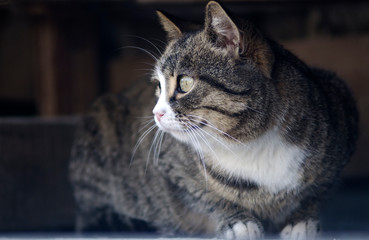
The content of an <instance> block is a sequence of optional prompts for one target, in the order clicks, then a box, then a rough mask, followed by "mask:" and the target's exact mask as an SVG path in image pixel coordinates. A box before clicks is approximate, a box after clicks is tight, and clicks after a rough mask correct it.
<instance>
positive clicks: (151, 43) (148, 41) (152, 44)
mask: <svg viewBox="0 0 369 240" xmlns="http://www.w3.org/2000/svg"><path fill="white" fill-rule="evenodd" d="M127 36H128V37H135V38H138V39H141V40H144V41H145V42H147V43H149V44H150V45H151V46H153V47H154V48H155V49H156V51H158V53H159V54H160V55H162V52H161V51H160V49H159V48H158V47H157V46H156V45H155V44H154V43H153V42H151V41H150V40H149V39H146V38H144V37H140V36H137V35H127Z"/></svg>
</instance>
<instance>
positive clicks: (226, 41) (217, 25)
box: [205, 1, 241, 55]
mask: <svg viewBox="0 0 369 240" xmlns="http://www.w3.org/2000/svg"><path fill="white" fill-rule="evenodd" d="M205 31H206V32H207V34H208V35H209V37H210V40H211V41H212V42H214V43H215V45H216V46H217V47H219V48H222V49H226V50H228V51H230V52H232V53H234V54H235V55H238V52H239V49H240V47H241V46H240V43H241V36H240V32H239V30H238V28H237V26H236V24H234V22H233V21H232V20H231V18H230V17H229V16H228V15H227V13H226V12H225V11H224V9H223V8H222V7H221V6H220V5H219V3H217V2H214V1H210V2H209V3H208V4H207V6H206V16H205Z"/></svg>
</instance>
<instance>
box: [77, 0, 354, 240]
mask: <svg viewBox="0 0 369 240" xmlns="http://www.w3.org/2000/svg"><path fill="white" fill-rule="evenodd" d="M158 16H159V20H160V23H161V25H162V26H163V28H164V30H165V31H166V33H167V38H168V43H167V46H166V49H165V51H164V52H163V54H162V55H161V56H160V58H159V59H157V62H156V65H155V67H154V70H153V75H152V82H153V83H152V82H149V81H146V80H144V81H142V82H137V83H136V84H135V86H133V87H132V88H130V89H129V90H126V91H124V92H123V93H120V94H116V95H114V94H110V95H106V96H103V97H101V98H100V99H98V100H97V101H96V102H95V103H94V104H93V106H92V108H91V111H90V112H89V113H88V114H87V115H86V116H85V117H84V119H83V122H82V123H81V126H80V127H79V130H78V132H77V134H76V139H75V142H74V146H73V149H72V157H71V163H70V178H71V182H72V184H73V187H74V194H75V198H76V203H77V207H78V215H77V229H79V230H81V231H84V230H86V231H87V230H104V229H108V230H121V231H124V230H127V231H128V230H132V229H133V230H138V231H154V232H156V233H159V234H162V235H164V236H177V235H185V236H209V237H212V236H216V237H221V238H227V239H259V238H262V237H264V236H265V235H267V234H279V235H280V237H281V238H283V239H313V238H316V237H317V234H318V233H319V229H320V226H319V210H320V207H321V203H322V201H323V200H324V199H325V197H326V195H327V193H328V192H330V190H331V189H332V188H333V187H334V186H335V185H336V183H337V181H338V179H339V176H340V173H341V172H342V169H343V168H344V166H345V165H346V163H347V162H348V160H349V158H350V156H351V155H352V154H353V152H354V148H355V142H356V138H357V131H358V130H357V122H358V113H357V110H356V106H355V101H354V99H353V97H352V95H351V93H350V91H349V89H348V88H347V87H346V85H345V83H344V82H343V81H342V80H341V79H339V78H338V77H337V76H336V75H335V74H333V73H331V72H328V71H325V70H321V69H317V68H311V67H309V66H307V65H306V64H304V63H303V62H302V61H300V60H299V59H298V58H297V57H295V56H294V55H293V54H292V53H290V52H289V51H287V50H285V49H284V48H283V47H282V46H281V45H279V44H278V43H276V42H274V41H272V40H270V39H268V38H267V37H265V36H264V35H263V34H262V33H261V32H260V31H259V30H257V29H256V28H255V27H254V26H253V25H252V24H251V23H249V22H243V23H242V24H240V23H237V25H236V21H235V20H233V19H231V18H230V17H229V15H228V14H227V13H226V11H225V10H224V9H223V8H222V7H221V6H220V5H219V4H218V3H217V2H214V1H211V2H209V3H208V4H207V6H206V9H205V23H204V26H203V27H202V28H201V29H199V30H197V31H192V32H183V31H182V30H181V29H180V28H179V27H178V26H177V25H175V24H174V23H173V22H172V21H171V20H169V18H167V17H166V16H165V15H164V14H163V13H161V12H158ZM143 116H144V117H147V116H149V117H148V118H149V119H147V118H144V117H143ZM140 117H143V118H140ZM142 120H147V123H146V125H144V126H143V125H142ZM154 121H155V122H154ZM155 129H156V133H155V135H153V134H152V133H153V131H154V130H155ZM145 130H146V131H145ZM149 136H151V137H149ZM135 144H136V145H135Z"/></svg>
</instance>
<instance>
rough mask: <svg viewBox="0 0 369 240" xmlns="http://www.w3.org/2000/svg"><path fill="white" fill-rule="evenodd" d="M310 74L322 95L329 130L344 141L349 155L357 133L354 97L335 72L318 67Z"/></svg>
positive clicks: (356, 112) (352, 149) (356, 113)
mask: <svg viewBox="0 0 369 240" xmlns="http://www.w3.org/2000/svg"><path fill="white" fill-rule="evenodd" d="M312 74H313V78H314V80H315V81H316V83H317V85H318V87H319V89H320V91H321V94H322V95H323V96H324V100H325V109H326V112H327V118H328V119H329V123H330V124H329V126H330V131H332V135H337V137H338V138H339V139H340V140H342V141H345V143H344V144H345V145H346V146H347V147H348V150H349V151H348V152H349V155H350V156H351V155H352V153H353V151H354V146H355V142H356V138H357V135H358V118H359V114H358V110H357V108H356V103H355V99H354V97H353V95H352V93H351V91H350V89H349V88H348V86H347V84H346V82H345V81H344V80H342V79H341V78H339V77H338V76H337V75H336V74H334V73H332V72H330V71H327V70H322V69H318V68H313V69H312ZM333 133H334V134H333Z"/></svg>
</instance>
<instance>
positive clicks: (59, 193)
mask: <svg viewBox="0 0 369 240" xmlns="http://www.w3.org/2000/svg"><path fill="white" fill-rule="evenodd" d="M222 3H223V5H224V6H225V7H226V8H227V9H228V10H229V11H230V12H232V13H233V14H234V15H235V16H238V17H243V18H245V19H248V20H250V21H252V22H253V23H254V24H255V25H256V26H257V27H258V28H260V29H261V30H262V31H263V32H264V33H265V34H266V35H268V36H269V37H271V38H273V39H275V40H277V41H279V42H280V43H282V44H283V45H284V46H285V47H286V48H287V49H289V50H291V51H292V52H294V53H295V54H296V55H297V56H298V57H300V58H301V59H302V60H304V61H305V62H306V63H308V64H310V65H313V66H317V67H321V68H326V69H329V70H331V71H334V72H336V73H337V74H338V75H339V76H340V77H341V78H343V79H345V80H346V82H347V84H348V85H349V86H350V88H351V89H352V92H353V94H354V95H355V97H356V100H357V104H358V107H359V110H360V138H359V141H358V145H357V151H356V153H355V155H354V157H353V158H352V160H351V162H350V164H349V165H348V166H347V168H346V170H345V172H344V174H343V181H342V183H341V184H340V188H339V189H338V192H337V193H336V194H335V195H333V196H332V197H331V198H330V200H329V201H328V202H327V204H326V206H325V207H324V209H323V215H322V218H323V229H325V231H327V232H346V233H352V234H354V233H362V232H366V233H368V232H369V161H368V157H367V156H368V154H369V2H368V1H356V0H342V1H341V0H338V1H333V0H332V1H331V0H320V1H308V0H247V1H242V0H234V1H232V0H229V1H223V2H222ZM205 5H206V1H200V0H181V1H169V0H137V1H124V0H106V1H103V0H101V1H99V0H42V1H41V0H19V1H12V0H0V234H1V233H11V232H35V231H36V232H40V231H41V232H60V231H67V232H69V231H73V228H74V227H73V226H74V211H75V207H74V203H73V195H72V191H71V187H70V185H69V182H68V180H67V170H68V158H69V154H70V147H71V144H72V139H73V134H74V130H75V128H76V125H77V122H78V119H79V116H80V115H81V114H83V113H84V112H86V111H87V110H88V108H89V106H90V104H91V103H92V101H93V100H94V99H96V98H97V97H98V96H100V95H102V94H104V93H108V92H113V93H116V92H119V91H121V90H123V89H125V88H126V87H128V86H129V85H130V84H132V83H134V82H135V81H136V80H137V79H139V78H142V77H145V76H149V74H150V71H151V65H152V63H153V62H154V61H153V59H152V58H151V57H150V56H149V54H147V53H145V51H143V50H140V49H138V48H142V49H145V50H148V51H150V52H151V53H152V54H154V55H159V52H158V51H157V49H156V48H155V47H153V46H152V44H154V45H156V46H157V47H158V48H159V49H163V47H164V46H165V43H164V42H163V41H165V34H164V32H163V31H162V30H161V28H160V25H159V23H158V21H157V18H156V15H155V10H157V9H159V10H162V11H164V12H167V13H170V14H171V15H173V16H176V17H178V18H180V19H187V20H191V21H194V22H198V23H202V21H203V13H204V7H205ZM150 42H151V43H150Z"/></svg>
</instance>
